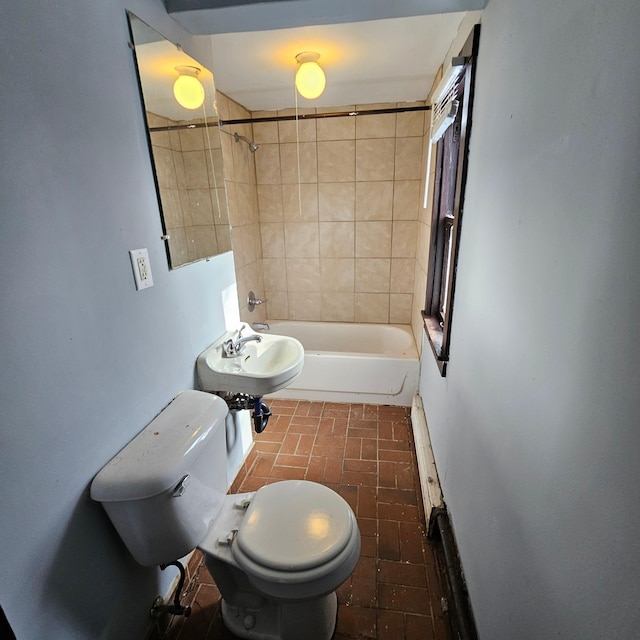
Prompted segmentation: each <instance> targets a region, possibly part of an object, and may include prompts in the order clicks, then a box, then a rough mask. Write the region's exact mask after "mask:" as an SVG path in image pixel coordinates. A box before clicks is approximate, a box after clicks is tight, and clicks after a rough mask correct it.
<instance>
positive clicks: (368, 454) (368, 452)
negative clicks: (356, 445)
mask: <svg viewBox="0 0 640 640" xmlns="http://www.w3.org/2000/svg"><path fill="white" fill-rule="evenodd" d="M360 457H361V458H362V459H363V460H377V459H378V441H377V440H376V439H375V438H363V439H362V453H361V456H360Z"/></svg>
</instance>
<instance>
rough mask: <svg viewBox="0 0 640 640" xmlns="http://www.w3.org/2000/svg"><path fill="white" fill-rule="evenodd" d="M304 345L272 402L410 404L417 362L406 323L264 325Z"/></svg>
mask: <svg viewBox="0 0 640 640" xmlns="http://www.w3.org/2000/svg"><path fill="white" fill-rule="evenodd" d="M269 326H270V329H269V330H268V331H266V332H268V333H275V334H280V335H286V336H291V337H293V338H296V339H298V340H299V341H300V342H301V343H302V345H303V346H304V352H305V354H304V368H303V370H302V373H301V374H300V375H299V376H298V378H296V379H295V380H294V381H293V383H292V384H291V385H289V386H288V387H287V388H285V389H281V390H280V391H277V392H276V393H273V394H271V395H270V397H271V398H287V399H291V400H315V401H326V402H363V403H368V404H390V405H397V406H404V407H408V406H411V402H412V400H413V396H414V395H415V394H416V393H417V390H418V377H419V374H420V362H419V359H418V352H417V350H416V345H415V341H414V339H413V333H412V332H411V328H410V327H409V326H408V325H406V326H405V325H386V324H352V323H342V322H298V321H293V320H286V321H284V320H282V321H280V320H274V321H269Z"/></svg>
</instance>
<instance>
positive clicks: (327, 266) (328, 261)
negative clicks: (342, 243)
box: [320, 258, 355, 293]
mask: <svg viewBox="0 0 640 640" xmlns="http://www.w3.org/2000/svg"><path fill="white" fill-rule="evenodd" d="M320 288H321V290H322V291H324V292H340V293H353V292H354V291H355V260H354V259H353V258H321V259H320Z"/></svg>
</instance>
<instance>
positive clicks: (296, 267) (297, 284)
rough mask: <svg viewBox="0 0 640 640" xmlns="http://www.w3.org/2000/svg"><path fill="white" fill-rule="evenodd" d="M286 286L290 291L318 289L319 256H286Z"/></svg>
mask: <svg viewBox="0 0 640 640" xmlns="http://www.w3.org/2000/svg"><path fill="white" fill-rule="evenodd" d="M286 268H287V287H288V291H289V293H291V292H292V291H296V292H298V291H320V259H319V258H287V261H286Z"/></svg>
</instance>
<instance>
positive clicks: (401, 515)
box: [378, 502, 419, 522]
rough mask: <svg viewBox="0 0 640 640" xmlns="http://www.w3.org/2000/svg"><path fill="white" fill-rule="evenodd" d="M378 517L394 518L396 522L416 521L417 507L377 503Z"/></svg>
mask: <svg viewBox="0 0 640 640" xmlns="http://www.w3.org/2000/svg"><path fill="white" fill-rule="evenodd" d="M378 518H383V519H384V520H396V521H398V522H400V521H403V522H418V521H419V515H418V507H416V506H413V505H407V504H387V503H386V502H380V503H379V504H378Z"/></svg>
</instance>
